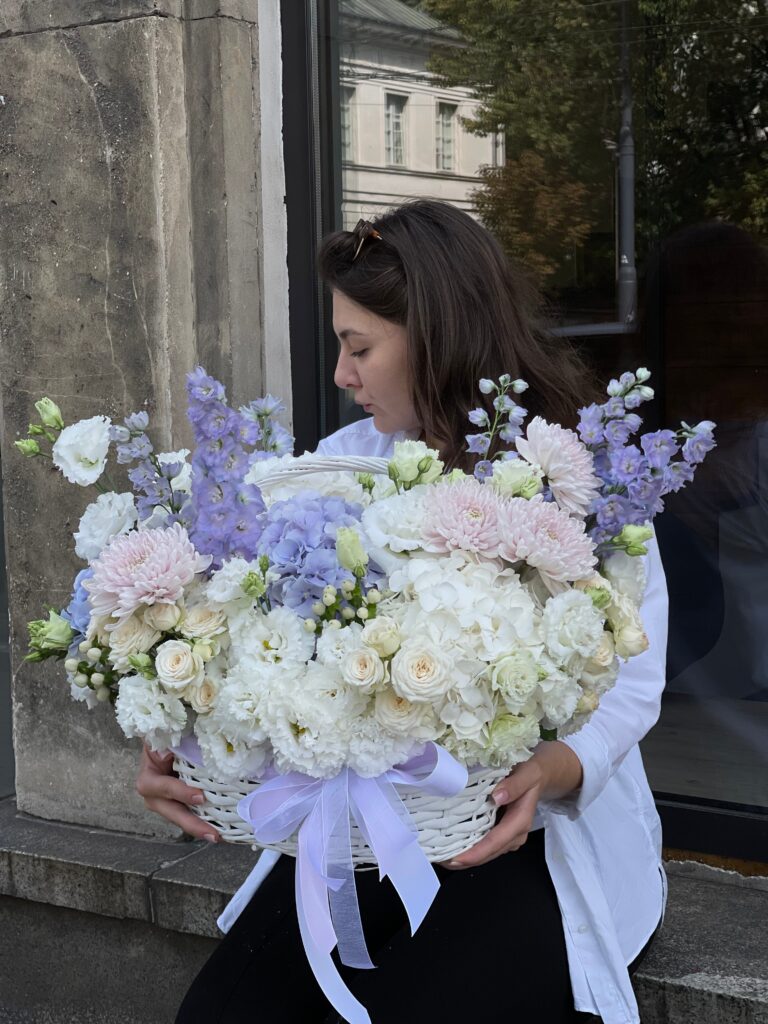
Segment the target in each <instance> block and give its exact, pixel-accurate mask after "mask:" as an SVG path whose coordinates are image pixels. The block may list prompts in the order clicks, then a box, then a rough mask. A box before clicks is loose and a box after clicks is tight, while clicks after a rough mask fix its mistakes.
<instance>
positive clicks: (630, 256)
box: [617, 0, 637, 325]
mask: <svg viewBox="0 0 768 1024" xmlns="http://www.w3.org/2000/svg"><path fill="white" fill-rule="evenodd" d="M630 2H631V0H621V128H620V129H619V146H618V155H619V189H618V192H619V196H618V199H619V202H618V220H619V266H618V275H617V277H618V292H619V322H620V323H622V324H627V325H630V324H631V325H634V324H635V321H636V317H637V309H636V306H637V269H636V267H635V139H634V135H633V134H632V81H631V78H630V68H629V34H628V29H629V5H630Z"/></svg>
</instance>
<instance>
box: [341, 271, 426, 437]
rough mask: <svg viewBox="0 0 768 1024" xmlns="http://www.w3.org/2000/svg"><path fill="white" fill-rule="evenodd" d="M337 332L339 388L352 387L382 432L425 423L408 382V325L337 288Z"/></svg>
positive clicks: (408, 428)
mask: <svg viewBox="0 0 768 1024" xmlns="http://www.w3.org/2000/svg"><path fill="white" fill-rule="evenodd" d="M333 330H334V332H335V334H336V336H337V338H338V339H339V342H340V345H341V348H340V349H339V360H338V362H337V364H336V372H335V373H334V375H333V380H334V383H335V384H336V387H339V388H351V389H352V390H353V391H354V393H355V402H356V403H357V404H358V405H362V407H363V408H364V409H365V411H366V412H370V413H371V414H372V415H373V425H374V426H375V427H376V429H377V430H378V431H379V432H380V433H382V434H394V433H396V432H397V431H399V430H414V429H415V428H416V427H418V426H419V421H418V419H417V418H416V411H415V409H414V407H413V402H412V401H411V392H410V387H409V384H408V366H407V358H406V333H405V328H404V327H401V326H400V325H399V324H395V323H392V321H391V320H384V319H382V318H381V317H380V316H376V314H375V313H371V312H370V311H369V310H367V309H365V308H364V307H363V306H360V305H358V304H357V303H356V302H353V301H352V299H349V298H347V296H346V295H344V294H343V293H342V292H339V291H334V292H333Z"/></svg>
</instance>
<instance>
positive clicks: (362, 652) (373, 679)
mask: <svg viewBox="0 0 768 1024" xmlns="http://www.w3.org/2000/svg"><path fill="white" fill-rule="evenodd" d="M340 668H341V677H342V679H343V680H344V682H345V683H347V685H348V686H355V687H357V688H358V689H359V690H362V691H363V692H364V693H371V692H372V691H373V690H374V689H375V688H376V687H377V686H378V685H379V684H380V683H383V682H384V679H385V676H386V667H385V665H384V662H383V661H382V660H381V658H380V657H379V656H378V654H377V653H376V651H374V650H371V649H369V648H365V647H362V648H357V649H356V650H353V651H348V652H347V653H346V654H345V655H344V657H343V658H342V659H341V663H340Z"/></svg>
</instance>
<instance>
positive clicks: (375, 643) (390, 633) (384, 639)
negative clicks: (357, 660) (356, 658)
mask: <svg viewBox="0 0 768 1024" xmlns="http://www.w3.org/2000/svg"><path fill="white" fill-rule="evenodd" d="M360 639H361V640H362V642H363V643H364V644H365V645H366V646H367V647H371V648H373V650H374V651H376V653H377V654H378V655H379V657H381V658H388V657H390V655H392V654H394V653H395V651H396V650H397V649H398V647H399V646H400V630H399V629H398V626H397V623H396V622H395V620H394V619H391V618H389V616H388V615H377V616H376V618H375V619H371V621H370V622H366V624H365V626H364V628H363V633H362V636H361V637H360Z"/></svg>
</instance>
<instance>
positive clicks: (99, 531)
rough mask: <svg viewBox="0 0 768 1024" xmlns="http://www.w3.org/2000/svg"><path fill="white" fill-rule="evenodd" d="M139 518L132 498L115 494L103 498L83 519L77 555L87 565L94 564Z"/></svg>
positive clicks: (78, 531)
mask: <svg viewBox="0 0 768 1024" xmlns="http://www.w3.org/2000/svg"><path fill="white" fill-rule="evenodd" d="M138 518H139V513H138V512H137V511H136V505H135V504H134V500H133V495H132V494H130V493H128V492H125V493H122V494H116V493H115V492H114V491H109V492H108V493H107V494H100V495H99V496H98V498H97V499H96V501H93V502H91V504H90V505H89V506H88V507H87V508H86V510H85V512H83V515H82V517H81V519H80V525H79V526H78V528H77V532H76V533H75V534H74V537H75V554H76V555H77V557H78V558H82V559H83V560H84V561H86V562H93V561H94V559H96V558H98V556H99V555H100V554H101V552H102V550H103V549H104V548H105V547H106V546H107V544H108V543H109V542H110V541H111V540H112V538H113V537H117V536H118V535H119V534H121V533H127V532H128V531H129V530H130V529H132V528H133V526H134V525H135V523H136V520H137V519H138Z"/></svg>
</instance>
